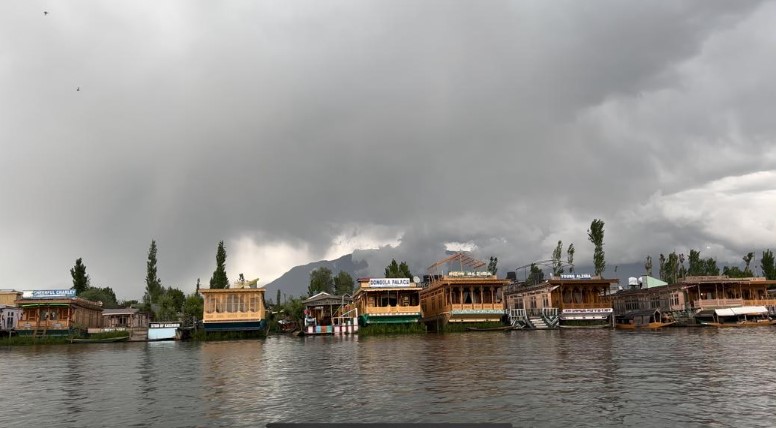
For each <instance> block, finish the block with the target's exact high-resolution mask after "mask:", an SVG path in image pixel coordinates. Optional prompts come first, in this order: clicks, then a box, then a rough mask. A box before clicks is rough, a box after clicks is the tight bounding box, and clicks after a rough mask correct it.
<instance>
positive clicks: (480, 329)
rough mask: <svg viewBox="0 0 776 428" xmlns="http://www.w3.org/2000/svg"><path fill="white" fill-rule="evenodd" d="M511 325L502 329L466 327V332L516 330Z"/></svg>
mask: <svg viewBox="0 0 776 428" xmlns="http://www.w3.org/2000/svg"><path fill="white" fill-rule="evenodd" d="M514 329H515V328H514V327H512V326H511V325H503V326H500V327H466V331H508V330H514Z"/></svg>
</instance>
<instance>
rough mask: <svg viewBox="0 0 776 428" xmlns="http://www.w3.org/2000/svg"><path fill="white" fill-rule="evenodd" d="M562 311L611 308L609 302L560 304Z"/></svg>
mask: <svg viewBox="0 0 776 428" xmlns="http://www.w3.org/2000/svg"><path fill="white" fill-rule="evenodd" d="M560 307H561V308H562V309H600V308H611V307H612V303H611V302H593V303H561V304H560Z"/></svg>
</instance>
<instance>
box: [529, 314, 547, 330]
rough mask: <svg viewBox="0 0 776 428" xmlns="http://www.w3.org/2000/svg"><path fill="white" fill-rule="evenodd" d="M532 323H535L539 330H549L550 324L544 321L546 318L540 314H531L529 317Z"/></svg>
mask: <svg viewBox="0 0 776 428" xmlns="http://www.w3.org/2000/svg"><path fill="white" fill-rule="evenodd" d="M528 319H529V321H530V323H531V324H533V326H534V328H535V329H537V330H548V329H549V328H550V326H548V325H547V323H546V322H544V318H542V317H539V316H530V317H528Z"/></svg>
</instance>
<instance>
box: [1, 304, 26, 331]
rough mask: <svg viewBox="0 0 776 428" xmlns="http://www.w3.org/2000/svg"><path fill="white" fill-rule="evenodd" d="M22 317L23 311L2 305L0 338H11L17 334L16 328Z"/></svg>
mask: <svg viewBox="0 0 776 428" xmlns="http://www.w3.org/2000/svg"><path fill="white" fill-rule="evenodd" d="M21 316H22V310H21V309H19V308H17V307H15V306H9V305H0V337H4V336H8V337H10V336H12V335H14V334H16V327H17V326H18V325H19V318H21Z"/></svg>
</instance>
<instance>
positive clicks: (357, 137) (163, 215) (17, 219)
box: [0, 1, 776, 298]
mask: <svg viewBox="0 0 776 428" xmlns="http://www.w3.org/2000/svg"><path fill="white" fill-rule="evenodd" d="M43 10H48V11H49V14H48V15H45V16H44V15H43ZM774 16H776V3H774V2H755V1H743V2H729V1H684V2H682V1H672V2H639V1H593V2H577V1H566V2H544V1H533V2H532V1H516V2H479V1H457V2H442V1H439V2H437V1H421V2H418V1H381V2H378V1H368V2H336V1H327V2H318V1H294V2H281V1H277V2H258V3H257V2H240V1H234V2H226V3H213V2H203V1H171V2H162V3H159V2H119V3H116V2H110V3H94V2H85V1H65V2H4V3H2V4H0V117H2V126H0V144H2V155H1V156H0V182H1V183H2V185H1V186H2V187H0V201H2V202H0V203H1V204H2V207H0V237H2V245H0V260H1V261H0V267H2V270H3V272H4V273H5V276H4V277H5V282H4V284H3V285H2V287H3V288H16V289H28V288H36V287H37V288H53V287H66V286H69V285H70V283H69V273H68V270H69V269H70V268H71V267H72V265H73V263H74V261H75V259H76V258H78V257H83V259H84V262H85V264H86V266H87V271H88V273H89V274H90V275H91V277H92V281H93V283H94V284H96V285H106V286H111V287H113V288H114V290H116V291H117V293H118V294H119V296H120V297H123V298H139V297H140V296H141V295H142V290H143V288H144V278H145V258H146V255H147V250H148V246H149V244H150V241H151V240H152V239H156V240H157V243H158V245H159V255H158V257H159V275H160V276H161V278H162V281H163V283H164V284H165V285H172V286H179V287H181V288H183V289H185V290H187V291H188V290H192V289H193V287H194V284H195V282H196V279H197V278H201V279H202V281H203V282H205V283H206V282H207V281H208V279H209V278H210V275H211V274H212V271H213V269H214V268H215V250H216V246H217V243H218V241H219V240H224V241H225V243H226V245H227V253H228V258H227V268H228V273H229V275H230V277H231V278H234V277H236V276H237V274H238V273H240V272H242V273H245V274H246V276H248V277H251V278H253V277H257V276H258V277H261V278H262V281H261V282H263V283H266V282H267V281H270V280H272V279H274V278H275V277H277V276H279V275H280V274H282V273H283V272H285V271H286V270H288V269H289V268H291V267H293V266H294V265H297V264H302V263H307V262H310V261H314V260H319V259H322V258H334V257H337V256H339V255H342V254H344V253H347V252H350V251H352V250H354V249H359V248H376V247H379V246H384V252H383V253H381V255H380V257H384V258H388V260H370V265H372V266H375V267H377V269H378V271H376V272H374V273H375V274H377V273H379V269H380V268H381V267H383V266H384V265H385V264H387V262H388V261H390V257H396V258H397V259H401V260H407V261H409V262H411V265H412V266H414V267H415V269H416V270H417V268H419V267H424V266H428V264H430V263H432V262H433V261H435V260H437V259H439V258H441V257H443V254H442V252H443V250H444V248H445V243H452V242H456V243H465V244H468V245H470V246H473V248H475V250H476V252H477V254H479V255H481V257H482V258H487V257H489V256H491V255H495V256H499V258H500V260H502V263H503V264H502V265H503V266H505V268H506V267H509V266H516V265H521V264H526V263H530V262H531V261H533V260H538V259H546V258H549V256H550V254H551V252H552V249H553V248H554V246H555V243H556V242H557V241H558V240H563V241H564V243H565V244H566V245H568V243H571V242H574V243H575V246H576V247H577V260H585V259H590V258H591V253H592V248H589V247H591V246H590V245H589V244H588V243H587V239H586V230H587V227H588V226H589V224H590V221H591V220H592V219H593V218H601V219H603V220H604V221H605V222H606V237H605V242H606V250H607V260H608V262H609V264H610V265H614V264H623V263H629V262H639V261H642V260H643V259H644V257H645V256H646V255H647V254H652V255H653V257H654V256H656V254H657V253H658V252H669V251H672V250H677V251H680V252H681V251H685V252H686V251H687V250H688V249H689V248H696V249H701V250H702V254H704V255H708V256H714V257H717V258H719V259H720V260H737V259H740V256H741V255H743V254H744V253H746V252H748V251H760V250H762V249H764V248H769V247H770V248H775V247H776V233H775V232H776V224H774V220H773V213H774V211H775V210H774V209H776V198H774V196H776V195H774V190H773V189H774V186H773V183H774V178H776V145H775V144H774V137H775V136H776V124H774V122H773V120H772V119H771V115H772V113H771V112H772V111H774V107H776V106H775V105H774V103H776V101H774V100H776V96H775V95H776V94H775V93H774V92H776V89H775V88H776V86H774V84H773V83H772V80H773V78H772V76H774V75H776V56H774V55H772V47H773V46H774V43H776V30H774V29H776V25H774V19H773V17H774ZM77 89H80V90H78V91H77ZM387 245H388V246H389V247H385V246H387ZM373 254H375V253H368V254H367V255H365V256H364V257H376V256H374V255H373ZM389 256H390V257H389Z"/></svg>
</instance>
